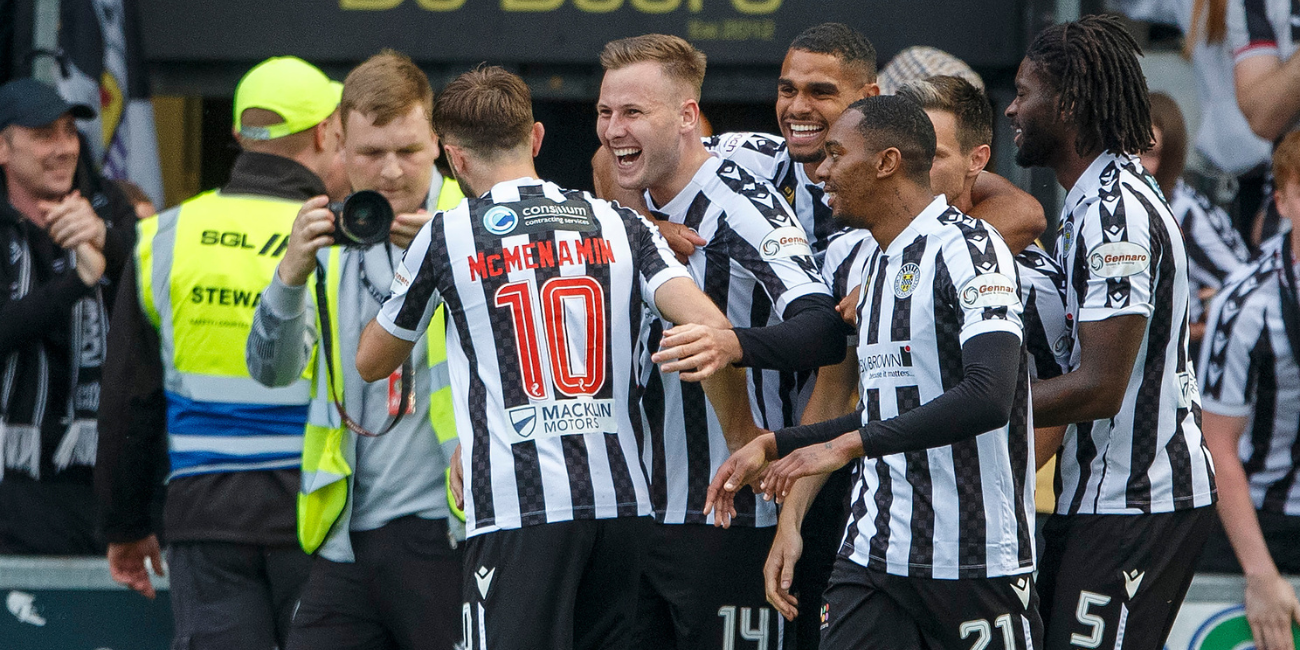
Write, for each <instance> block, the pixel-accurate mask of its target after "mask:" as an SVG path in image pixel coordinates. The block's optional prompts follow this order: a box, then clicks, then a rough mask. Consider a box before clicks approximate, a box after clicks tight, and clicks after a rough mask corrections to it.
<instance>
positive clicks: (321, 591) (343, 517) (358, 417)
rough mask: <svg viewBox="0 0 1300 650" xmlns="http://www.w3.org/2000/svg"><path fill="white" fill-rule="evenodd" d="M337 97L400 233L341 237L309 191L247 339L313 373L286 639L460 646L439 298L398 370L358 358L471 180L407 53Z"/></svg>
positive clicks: (348, 140)
mask: <svg viewBox="0 0 1300 650" xmlns="http://www.w3.org/2000/svg"><path fill="white" fill-rule="evenodd" d="M339 113H340V118H341V120H342V124H343V142H342V152H343V155H342V159H343V168H344V171H345V172H346V173H345V177H346V178H347V180H348V181H349V182H350V184H351V186H352V189H353V190H376V191H378V192H379V193H381V194H382V195H383V196H384V198H386V199H387V200H388V202H389V203H390V204H391V206H392V208H393V211H394V212H395V213H396V218H395V220H394V221H393V223H392V226H391V230H390V232H389V236H388V237H386V238H384V240H383V242H382V243H376V244H369V245H357V244H354V245H350V246H348V247H346V248H344V247H342V246H338V245H337V244H338V243H339V242H338V241H337V240H336V239H335V236H336V235H337V234H338V231H337V230H336V229H335V216H334V213H333V212H331V210H330V208H329V207H328V205H327V203H328V201H329V199H328V197H325V196H315V197H314V198H312V199H310V200H308V201H307V202H306V203H304V204H302V206H301V209H300V210H299V212H298V217H297V218H296V220H295V221H294V225H293V232H292V233H291V234H290V235H289V241H288V248H287V250H286V251H285V254H284V259H283V260H282V261H281V262H280V265H279V267H278V268H277V269H276V271H275V273H274V274H268V275H267V279H268V280H269V281H270V286H269V287H267V289H266V292H265V293H264V294H263V295H262V300H261V302H260V303H259V304H258V306H257V311H256V314H255V317H254V323H253V331H252V335H251V336H250V337H249V338H248V343H247V361H248V369H249V372H250V373H251V374H252V376H253V377H255V378H256V379H257V380H258V381H260V382H262V383H264V384H266V385H268V386H287V385H292V384H294V383H296V382H297V381H298V378H299V377H302V376H303V372H304V370H306V371H307V376H309V377H311V381H312V384H313V387H314V388H313V392H312V402H311V409H310V411H309V415H308V419H307V429H306V441H305V447H304V451H303V482H302V489H301V492H300V493H299V495H298V536H299V541H300V542H301V543H302V546H303V548H304V549H306V550H307V551H309V552H312V553H314V554H315V556H316V557H315V559H314V562H313V564H312V569H311V579H310V580H309V581H308V584H307V587H306V590H305V591H304V592H303V597H302V605H301V607H299V609H298V612H297V614H296V615H295V617H294V621H293V632H292V634H291V635H290V639H289V645H288V647H289V648H290V649H294V650H298V649H301V650H325V649H329V648H356V647H366V648H401V649H403V650H415V649H428V650H451V648H452V647H453V646H454V645H455V644H456V643H457V641H459V640H460V638H461V615H460V606H461V602H462V601H461V599H460V596H461V594H460V584H461V550H460V549H458V548H457V545H458V538H463V533H462V532H461V530H462V529H461V527H460V525H459V524H460V522H459V521H456V520H455V519H454V518H453V517H452V516H451V510H450V505H449V502H448V497H447V470H448V467H449V464H450V461H451V460H452V458H453V453H454V450H455V449H456V426H455V420H454V416H453V414H452V405H451V386H450V383H449V382H450V379H449V376H448V374H447V372H448V371H447V365H446V364H447V353H446V342H445V330H446V327H445V325H444V324H443V323H444V320H443V314H442V312H441V311H439V313H438V314H437V316H435V317H434V324H433V325H432V326H431V327H430V328H429V336H428V337H427V338H422V339H421V340H420V341H419V343H418V344H417V345H416V346H415V349H414V354H413V355H412V356H411V358H410V361H411V363H410V366H409V367H408V368H407V369H401V370H399V371H398V374H394V375H393V376H392V377H390V378H389V379H388V381H380V382H375V383H365V382H363V381H362V380H361V378H360V376H358V375H357V371H356V361H355V359H356V354H357V345H358V341H359V339H360V336H361V329H362V326H363V325H365V324H366V322H367V321H369V320H370V319H372V318H374V316H375V315H376V314H377V313H379V306H380V303H381V302H382V301H383V299H384V297H385V296H387V295H388V289H389V286H390V285H392V283H393V271H394V269H395V268H396V267H397V265H399V264H400V263H401V259H402V255H403V252H404V250H405V249H406V247H407V246H408V245H409V244H410V242H411V238H412V237H414V236H415V233H416V232H417V231H418V230H419V229H420V227H421V226H423V225H424V223H425V222H426V221H428V220H429V218H430V217H431V216H432V214H433V213H434V212H437V211H439V210H450V209H451V208H454V207H455V206H456V205H458V204H460V202H461V201H462V199H463V198H464V196H463V195H462V194H461V191H460V187H459V186H458V185H457V183H456V182H455V180H454V179H451V178H447V177H444V176H443V175H442V174H441V173H439V172H438V171H437V170H436V169H435V166H434V159H435V158H437V157H438V154H439V142H438V138H437V136H436V135H435V134H434V131H433V125H432V123H431V122H430V119H431V117H432V114H433V91H432V89H431V88H430V86H429V80H428V78H427V77H425V75H424V72H422V71H421V70H420V68H419V67H417V66H416V65H415V64H414V63H413V62H411V60H410V59H409V58H407V57H406V56H405V55H402V54H398V53H397V52H393V51H391V50H388V51H384V52H382V53H380V54H377V55H375V56H373V57H371V58H370V59H368V60H366V61H365V62H364V63H362V64H361V65H359V66H357V67H356V68H355V69H354V70H352V72H350V73H349V74H348V77H347V79H345V80H344V82H343V98H342V103H341V105H340V109H339ZM316 194H320V192H316ZM313 278H315V286H314V287H309V286H308V281H309V280H312V279H313ZM313 288H314V289H315V292H314V294H313V293H312V289H313ZM309 295H311V296H312V297H314V298H315V299H316V300H315V301H313V300H312V299H311V298H310V297H309ZM403 375H404V376H403ZM408 385H409V387H410V388H409V389H407V388H406V387H407V386H408ZM403 390H407V391H408V393H407V401H408V404H409V408H408V409H407V411H406V412H405V413H402V412H401V404H402V391H403ZM386 423H387V424H386ZM372 432H373V433H372Z"/></svg>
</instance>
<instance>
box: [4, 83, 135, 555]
mask: <svg viewBox="0 0 1300 650" xmlns="http://www.w3.org/2000/svg"><path fill="white" fill-rule="evenodd" d="M94 115H95V113H94V111H93V110H92V109H91V108H90V107H88V106H83V105H80V104H68V103H67V102H65V101H64V100H63V99H62V98H60V97H59V95H58V93H57V92H56V91H55V90H54V89H53V88H51V87H49V86H47V85H45V84H43V83H40V82H38V81H35V80H33V79H20V80H16V81H11V82H9V83H7V84H5V85H3V86H0V286H3V287H4V291H3V292H0V368H3V370H2V371H0V372H3V376H4V381H3V387H2V388H0V457H2V458H0V553H12V554H40V555H72V554H92V553H102V552H103V545H102V544H101V543H100V542H99V541H97V539H96V536H95V517H94V507H95V506H94V497H93V493H92V485H91V483H92V469H91V467H92V466H93V465H94V463H95V451H96V441H97V438H98V436H97V433H96V426H95V417H96V413H97V411H98V410H99V391H100V380H101V376H102V372H103V362H104V350H105V348H106V347H107V336H108V322H109V314H110V312H111V311H112V308H113V299H114V297H115V295H116V294H115V292H114V290H115V288H116V286H117V281H118V280H119V278H120V275H121V271H122V267H123V266H124V265H126V262H127V260H129V259H130V256H131V246H132V245H133V244H134V242H135V230H134V226H135V218H134V216H133V215H132V213H131V206H130V204H129V203H128V202H127V201H126V198H125V197H124V196H122V193H121V191H120V190H118V189H117V188H116V187H115V186H113V185H112V184H111V183H109V182H108V181H106V180H104V179H103V177H101V176H100V175H99V173H98V172H97V171H96V170H95V169H94V167H93V165H92V164H91V163H90V162H89V160H88V159H87V158H86V157H85V156H82V155H81V152H82V151H83V148H82V142H81V140H80V138H79V135H78V133H77V127H76V124H75V122H74V118H91V117H94Z"/></svg>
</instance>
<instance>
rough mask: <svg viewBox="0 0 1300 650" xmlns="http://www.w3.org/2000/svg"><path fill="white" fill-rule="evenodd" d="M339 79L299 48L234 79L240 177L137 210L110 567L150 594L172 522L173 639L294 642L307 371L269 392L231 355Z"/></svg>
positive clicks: (306, 179)
mask: <svg viewBox="0 0 1300 650" xmlns="http://www.w3.org/2000/svg"><path fill="white" fill-rule="evenodd" d="M340 91H341V87H340V84H338V83H337V82H334V81H330V80H329V78H328V77H326V76H325V75H324V73H322V72H321V71H320V70H318V69H316V68H315V67H313V66H312V65H311V64H309V63H307V62H306V61H303V60H301V59H298V58H295V57H276V58H272V59H268V60H266V61H264V62H262V63H260V64H258V65H257V66H255V67H254V68H253V69H252V70H250V71H249V72H248V73H247V74H246V75H244V78H243V79H242V80H241V81H240V83H239V85H238V87H236V89H235V106H234V123H235V126H234V136H235V139H236V140H237V141H238V143H239V145H240V148H241V149H242V151H241V152H240V154H239V156H238V157H237V158H236V159H235V165H234V168H233V169H232V170H231V174H230V182H229V183H227V184H226V185H225V186H224V187H222V188H221V189H220V190H215V191H210V192H204V193H202V194H199V195H198V196H196V197H193V198H191V199H189V200H188V201H185V202H184V203H182V204H181V205H179V206H177V207H175V208H172V209H170V210H167V211H166V212H163V213H162V214H160V215H158V216H157V217H155V218H152V219H145V220H143V221H141V222H140V225H139V232H140V241H139V244H138V245H137V247H136V263H135V265H133V266H129V267H128V269H127V271H126V272H125V274H124V275H123V281H122V288H121V292H120V293H119V295H118V304H119V305H120V307H121V308H120V309H119V310H118V312H117V314H115V318H114V324H113V336H112V339H111V341H110V352H109V361H108V368H107V376H108V377H109V378H110V381H109V382H107V383H106V385H105V387H104V407H105V408H104V409H103V411H102V417H101V419H100V427H101V430H102V431H103V444H102V445H101V448H100V458H99V464H98V467H97V469H98V472H97V483H98V487H99V494H100V499H101V504H100V505H101V509H102V512H101V516H102V520H103V526H104V534H105V536H106V537H107V538H108V541H109V548H108V560H109V570H110V571H111V572H112V575H113V578H114V579H115V580H117V581H118V582H120V583H123V584H125V585H127V586H129V587H131V588H132V589H135V590H136V591H138V592H140V593H142V594H144V595H146V596H149V597H152V596H153V587H152V586H151V585H150V581H149V576H148V573H147V570H146V566H145V561H146V560H149V561H150V562H151V563H152V564H153V567H154V570H155V571H158V570H159V569H160V568H161V567H160V565H159V555H160V553H159V545H158V539H157V536H156V533H157V532H158V531H157V530H156V529H155V528H153V527H152V525H151V522H150V520H149V516H148V515H149V505H150V503H151V501H152V500H153V492H154V490H155V487H156V485H157V482H156V477H157V473H158V472H157V468H158V467H159V466H160V465H162V464H164V463H165V462H166V461H165V460H163V454H164V453H166V454H167V457H169V460H170V473H169V474H168V482H167V498H166V505H165V508H164V514H163V522H164V528H165V531H166V533H167V540H168V550H167V565H168V566H169V567H170V569H171V583H170V589H171V605H172V615H173V618H174V620H175V646H176V647H183V648H191V649H194V650H203V649H209V648H210V649H219V650H230V649H232V648H271V647H281V648H282V647H284V644H285V640H286V638H287V637H288V631H289V623H290V620H291V619H292V617H293V612H294V608H295V607H296V605H297V602H298V596H299V593H300V591H301V589H302V586H303V584H304V583H305V582H306V579H307V573H308V570H309V568H310V566H311V558H310V557H309V556H308V555H306V554H305V553H303V552H302V549H300V548H298V544H297V540H296V538H295V535H294V521H295V511H294V494H295V493H296V492H297V491H298V485H299V469H298V468H299V464H300V461H299V458H300V456H301V453H302V445H303V435H302V428H303V423H304V421H305V420H306V417H307V402H308V396H309V386H308V383H307V382H306V381H305V380H299V381H296V382H292V383H290V385H288V386H285V387H283V388H277V389H268V388H266V387H264V386H262V385H260V384H258V383H257V382H256V381H254V380H253V378H252V377H250V376H249V373H248V370H247V368H246V367H245V365H244V362H243V359H241V358H240V356H239V355H238V354H237V353H235V354H232V351H237V350H239V349H241V348H243V346H244V342H245V341H246V340H247V338H248V334H249V330H250V329H251V327H252V324H253V307H254V306H255V305H256V304H257V300H256V299H257V296H258V294H259V293H260V291H261V290H262V288H263V287H265V286H266V283H267V282H268V281H269V278H270V277H271V274H272V273H274V271H275V265H276V262H277V261H278V260H279V258H280V256H281V255H283V254H284V251H285V249H286V240H287V239H288V237H289V232H290V228H291V225H292V224H293V220H294V215H295V214H296V213H297V211H298V206H299V205H300V201H302V200H304V199H306V198H308V197H310V196H314V195H317V194H322V193H325V192H326V189H327V188H326V186H325V184H324V182H323V181H322V180H321V179H322V178H323V177H325V175H326V174H327V173H328V171H329V169H330V167H331V166H332V165H333V164H334V161H335V159H336V157H337V154H338V140H337V137H338V136H337V133H338V128H337V125H336V124H335V120H336V117H335V113H336V110H337V108H338V103H339V93H340Z"/></svg>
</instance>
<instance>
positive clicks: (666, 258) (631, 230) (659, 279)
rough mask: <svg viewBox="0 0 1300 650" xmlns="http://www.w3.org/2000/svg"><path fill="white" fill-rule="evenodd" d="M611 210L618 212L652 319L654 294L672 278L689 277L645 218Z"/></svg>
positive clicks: (625, 210)
mask: <svg viewBox="0 0 1300 650" xmlns="http://www.w3.org/2000/svg"><path fill="white" fill-rule="evenodd" d="M611 207H612V208H613V209H614V210H617V211H618V215H619V217H620V218H621V219H622V221H623V228H624V230H625V231H626V232H627V243H628V247H629V248H630V249H631V250H632V258H633V262H634V265H635V268H636V269H637V279H638V281H639V282H640V289H641V300H642V302H644V303H645V304H646V306H648V307H649V308H650V310H651V311H653V312H654V314H655V316H660V315H661V314H659V308H658V307H656V306H655V292H656V291H658V290H659V287H661V286H663V283H665V282H667V281H669V280H671V279H673V278H690V277H691V274H690V273H689V272H688V271H687V270H686V267H684V266H682V264H681V263H680V262H678V261H677V257H676V256H675V255H673V251H672V249H671V248H669V247H668V241H667V240H665V239H664V238H663V235H660V234H659V229H658V228H656V227H654V225H652V224H651V223H650V222H649V221H648V220H647V219H646V218H645V217H643V216H641V215H640V214H638V213H637V212H635V211H633V210H629V209H628V208H624V207H615V206H613V204H611Z"/></svg>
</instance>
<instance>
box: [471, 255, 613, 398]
mask: <svg viewBox="0 0 1300 650" xmlns="http://www.w3.org/2000/svg"><path fill="white" fill-rule="evenodd" d="M496 306H497V307H505V308H508V309H510V316H511V320H512V322H513V323H514V327H515V345H516V346H517V348H518V351H519V364H520V368H521V370H522V373H523V376H522V380H523V384H524V392H525V393H527V394H528V396H529V397H531V398H533V399H546V398H548V397H549V396H550V385H551V384H552V383H554V385H555V387H556V388H557V389H558V390H559V391H560V393H562V394H564V395H568V396H570V397H576V396H578V395H594V394H596V393H597V392H599V391H600V389H601V387H602V386H604V385H605V358H606V354H607V345H606V334H605V292H604V290H602V288H601V286H600V284H599V283H597V282H596V281H595V280H593V279H592V278H589V277H587V276H574V277H567V278H552V279H550V280H547V281H546V283H545V284H543V285H542V291H541V307H542V313H541V317H542V328H543V329H545V333H546V347H547V357H548V358H549V360H550V366H551V382H547V381H546V380H545V378H544V377H543V376H542V358H541V357H542V354H541V350H539V349H538V342H539V341H540V340H541V338H540V337H539V336H538V332H537V330H538V327H537V325H536V321H535V315H534V312H533V286H532V282H531V281H529V280H524V281H521V282H511V283H510V284H507V285H504V286H502V287H501V288H500V289H498V290H497V293H496ZM575 334H580V335H581V336H582V339H581V340H580V341H576V342H575V341H574V340H573V335H575ZM575 343H576V345H575Z"/></svg>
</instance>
